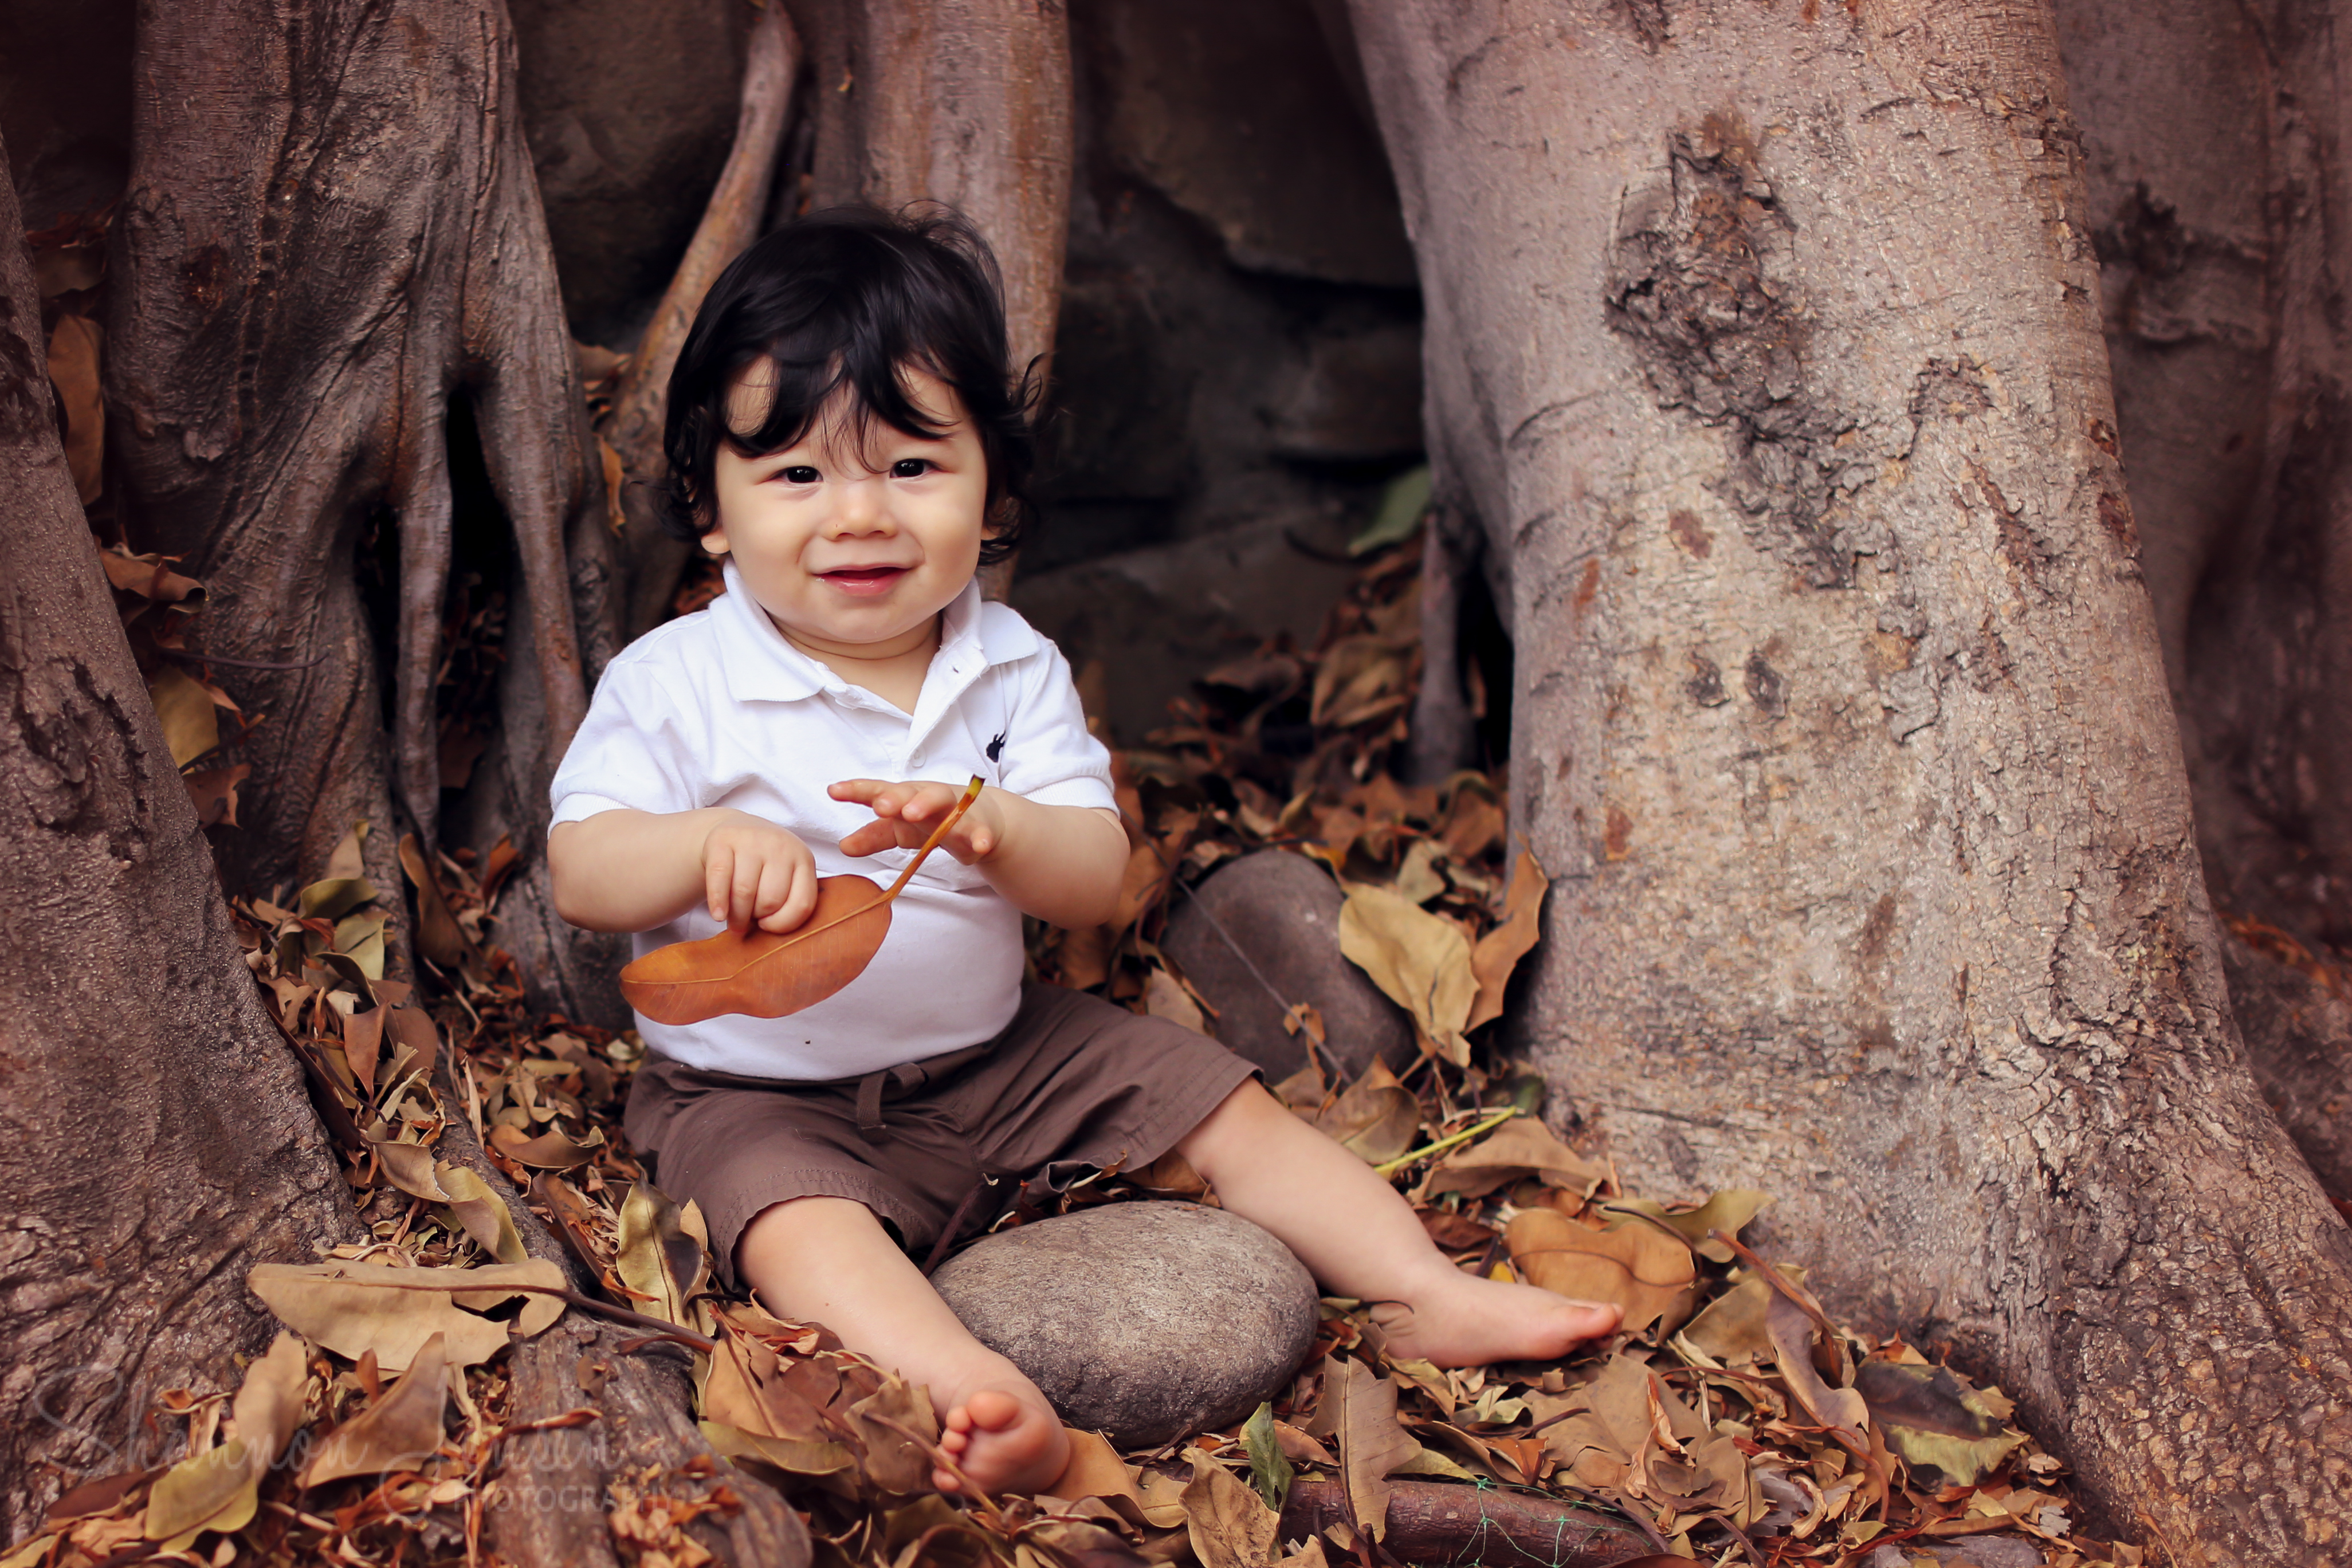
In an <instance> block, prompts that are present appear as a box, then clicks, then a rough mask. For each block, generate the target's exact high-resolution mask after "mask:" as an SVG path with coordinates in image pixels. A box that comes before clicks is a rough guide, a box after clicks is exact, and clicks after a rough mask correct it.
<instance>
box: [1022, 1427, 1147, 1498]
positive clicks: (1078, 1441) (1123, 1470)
mask: <svg viewBox="0 0 2352 1568" xmlns="http://www.w3.org/2000/svg"><path fill="white" fill-rule="evenodd" d="M1062 1430H1063V1432H1064V1433H1065V1435H1066V1436H1067V1437H1069V1439H1070V1462H1069V1463H1068V1464H1066V1465H1065V1466H1063V1467H1062V1473H1061V1474H1060V1475H1059V1476H1058V1477H1056V1478H1055V1481H1054V1484H1053V1485H1052V1486H1049V1487H1047V1488H1046V1489H1045V1491H1046V1493H1047V1494H1048V1495H1049V1496H1053V1497H1058V1498H1063V1499H1066V1500H1069V1501H1071V1502H1076V1501H1077V1500H1079V1499H1080V1498H1087V1497H1123V1498H1131V1499H1133V1500H1134V1501H1135V1506H1136V1507H1137V1508H1139V1509H1140V1508H1141V1507H1142V1506H1143V1494H1142V1493H1141V1492H1139V1491H1138V1490H1136V1487H1135V1478H1134V1477H1133V1476H1131V1475H1129V1473H1128V1469H1127V1461H1126V1460H1125V1459H1122V1458H1119V1457H1118V1449H1117V1448H1112V1447H1111V1446H1110V1439H1109V1438H1108V1437H1104V1436H1103V1435H1102V1434H1101V1433H1099V1432H1086V1431H1081V1430H1079V1429H1078V1428H1077V1427H1063V1428H1062Z"/></svg>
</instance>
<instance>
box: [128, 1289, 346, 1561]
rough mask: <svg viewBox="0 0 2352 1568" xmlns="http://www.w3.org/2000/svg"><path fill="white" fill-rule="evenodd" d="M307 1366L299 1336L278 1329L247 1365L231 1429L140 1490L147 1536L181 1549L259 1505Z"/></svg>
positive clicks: (235, 1525)
mask: <svg viewBox="0 0 2352 1568" xmlns="http://www.w3.org/2000/svg"><path fill="white" fill-rule="evenodd" d="M309 1382H310V1364H309V1361H308V1359H307V1358H306V1357H305V1356H304V1355H303V1354H302V1342H301V1341H300V1340H299V1339H296V1338H295V1337H294V1336H293V1335H292V1334H289V1333H280V1334H279V1335H278V1337H277V1339H275V1340H274V1341H272V1342H271V1343H270V1346H269V1353H268V1354H267V1355H264V1356H263V1357H261V1359H259V1360H258V1361H256V1362H255V1363H254V1364H252V1365H251V1366H248V1367H247V1368H246V1371H245V1385H244V1386H243V1387H241V1388H239V1389H238V1390H237V1393H236V1404H235V1405H234V1406H233V1407H232V1408H233V1414H234V1419H235V1423H236V1435H235V1436H233V1437H230V1438H229V1440H228V1441H227V1442H226V1443H223V1444H222V1445H221V1446H220V1447H219V1448H208V1449H205V1451H204V1452H202V1453H197V1454H192V1455H190V1456H189V1457H188V1458H184V1459H183V1460H181V1461H180V1462H179V1463H178V1464H176V1465H173V1467H172V1468H171V1469H169V1470H167V1471H165V1472H164V1473H163V1475H162V1476H160V1477H158V1478H157V1479H156V1481H155V1485H154V1487H153V1488H152V1490H150V1491H149V1492H148V1494H147V1513H146V1522H145V1526H144V1531H145V1534H146V1538H147V1539H148V1540H150V1541H153V1542H159V1543H160V1544H161V1545H162V1546H163V1550H164V1551H166V1552H184V1551H186V1550H187V1549H188V1546H189V1544H190V1543H191V1542H194V1540H195V1538H196V1536H197V1535H198V1534H199V1533H200V1532H201V1531H207V1530H216V1531H233V1530H242V1529H244V1528H245V1526H246V1525H247V1523H248V1522H250V1521H252V1518H253V1514H254V1510H255V1509H256V1508H257V1506H258V1492H257V1489H258V1487H259V1486H260V1483H261V1478H262V1477H263V1476H264V1475H265V1474H267V1473H268V1469H269V1467H270V1466H271V1465H272V1464H274V1463H276V1462H277V1459H278V1455H279V1454H280V1453H282V1452H284V1451H285V1448H286V1443H287V1440H288V1439H289V1438H290V1437H293V1436H294V1429H295V1428H296V1427H299V1426H300V1425H301V1424H302V1400H303V1393H304V1389H305V1386H306V1385H308V1384H309Z"/></svg>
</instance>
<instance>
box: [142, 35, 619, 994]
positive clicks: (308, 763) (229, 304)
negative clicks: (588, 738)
mask: <svg viewBox="0 0 2352 1568" xmlns="http://www.w3.org/2000/svg"><path fill="white" fill-rule="evenodd" d="M139 26H140V34H139V43H138V61H139V65H138V70H137V73H136V76H137V83H136V88H135V90H134V101H133V111H132V112H133V123H132V136H133V154H132V169H131V184H130V189H129V190H128V191H127V192H126V193H124V196H123V200H122V206H121V216H120V218H119V219H118V221H117V223H116V225H115V227H114V230H113V236H114V251H113V255H112V257H111V261H110V277H111V282H110V288H111V298H110V318H111V319H110V321H109V324H108V329H107V336H108V340H109V341H110V343H111V344H112V345H113V348H112V350H111V351H110V354H109V356H108V360H107V367H106V380H107V386H106V393H107V406H108V409H109V412H110V424H111V430H110V452H111V453H112V454H114V455H116V458H117V468H116V471H117V473H118V474H119V476H120V479H121V488H120V495H121V506H122V513H123V516H124V518H125V523H126V528H127V530H128V532H129V534H130V536H131V539H132V540H133V541H134V543H135V544H136V545H137V546H138V547H139V548H142V549H161V550H163V551H165V552H166V553H169V554H173V555H177V556H180V557H182V558H183V560H184V565H183V570H187V571H188V572H190V573H191V574H192V575H195V576H198V577H201V578H203V579H204V580H206V581H207V582H208V583H209V584H210V585H211V598H210V601H209V602H208V603H207V606H206V611H205V615H204V617H203V618H202V621H201V622H200V624H199V626H198V629H197V632H196V635H198V636H199V637H200V638H201V639H202V640H203V644H204V648H205V652H207V653H214V654H218V655H221V656H223V657H224V658H226V659H229V660H245V661H251V662H257V663H259V664H278V665H287V666H294V667H292V668H282V669H276V670H271V669H255V668H251V667H249V666H247V667H236V666H233V665H224V666H222V668H221V678H222V680H223V684H224V685H226V686H227V687H228V688H229V690H230V691H231V693H232V695H235V696H236V698H237V700H238V702H239V703H240V704H241V705H242V706H244V708H245V709H246V711H247V713H248V714H258V715H266V718H265V719H264V720H263V721H262V722H261V723H260V724H259V726H258V727H257V728H256V729H255V730H254V731H253V733H252V735H251V736H250V737H248V738H247V740H246V741H245V742H244V743H243V746H242V747H241V748H239V749H238V750H237V751H236V753H235V756H236V758H237V759H241V760H245V761H248V762H250V763H251V764H252V765H253V770H254V779H253V783H252V785H251V786H250V787H249V795H248V804H247V807H246V809H245V813H246V814H245V822H246V826H245V827H244V829H243V831H241V832H239V833H238V834H236V835H235V836H234V837H232V838H230V839H228V840H226V842H225V846H224V847H225V850H226V854H225V856H224V860H225V868H224V870H225V877H224V880H225V881H226V883H228V885H230V886H240V887H241V886H254V887H268V886H269V885H271V884H272V883H276V882H278V881H280V880H281V879H289V878H304V879H307V878H309V877H310V876H313V875H315V874H316V873H317V870H318V868H319V867H320V865H321V864H322V863H323V862H324V861H325V858H326V856H327V854H328V853H329V852H331V850H332V848H333V846H334V844H335V843H336V841H338V840H339V839H340V838H341V836H342V834H343V833H344V832H345V831H347V830H348V829H349V828H350V826H351V824H352V821H354V820H356V819H362V818H364V819H367V820H369V821H373V822H376V823H379V824H382V825H384V826H390V825H391V823H390V822H389V821H388V819H389V817H390V815H391V810H392V809H393V806H394V804H395V803H396V804H397V805H398V807H399V808H400V809H401V810H403V811H404V812H405V813H406V814H407V816H408V817H409V818H410V819H411V820H412V821H413V822H414V824H415V827H416V829H417V831H418V834H419V837H420V838H421V839H422V840H423V841H425V842H428V843H429V842H433V841H435V840H436V829H437V827H438V825H439V819H440V815H441V811H440V807H441V767H440V761H439V747H438V737H437V727H436V711H435V694H436V681H437V675H438V673H439V668H440V656H441V653H442V646H443V643H442V638H443V622H444V617H445V614H446V596H447V583H448V576H449V562H450V559H451V549H452V494H451V488H450V474H449V450H448V435H449V425H450V420H451V417H452V408H453V405H454V404H455V403H456V402H457V401H458V400H460V399H463V400H465V401H467V402H468V403H470V407H471V412H472V415H473V418H474V421H475V423H476V426H477V428H478V431H479V434H480V441H481V447H482V456H483V458H484V460H485V462H486V464H487V466H488V473H489V477H490V481H491V484H492V486H493V487H494V489H495V490H496V492H497V495H498V499H499V505H500V507H502V508H503V510H504V512H505V514H506V517H507V518H508V520H509V523H510V525H511V532H512V549H513V557H514V560H515V571H514V582H513V609H512V612H511V613H510V614H509V618H508V632H507V643H506V649H505V653H506V657H507V661H508V662H507V666H506V667H507V672H508V678H507V679H506V681H505V682H504V689H503V690H502V692H501V694H500V697H501V720H502V725H503V733H502V734H501V736H500V737H499V742H500V744H499V745H498V746H496V747H494V748H493V750H492V752H491V754H490V756H489V757H488V758H485V759H484V761H483V763H482V764H481V765H480V766H479V767H478V768H477V769H476V770H475V779H474V783H473V787H472V793H473V797H474V798H473V799H472V800H469V801H468V802H467V820H468V828H469V831H471V832H472V833H474V834H475V835H477V836H478V837H480V838H482V839H483V840H484V841H485V845H487V843H488V841H494V840H495V839H496V838H497V836H498V835H499V833H501V832H505V833H510V834H511V835H512V837H513V839H514V841H515V842H516V844H517V846H518V847H520V848H521V849H522V850H523V851H524V852H525V856H526V860H525V864H524V867H523V869H522V870H521V871H520V873H518V874H517V875H516V877H515V878H514V881H513V883H512V885H511V887H510V890H509V893H508V894H507V895H506V897H505V898H504V899H503V900H502V904H501V909H500V914H501V916H502V918H503V921H504V931H505V935H506V939H507V941H508V943H509V946H512V947H514V948H515V949H516V951H517V952H518V955H519V956H520V957H522V958H523V960H524V961H525V963H526V964H527V965H528V966H530V972H531V973H532V975H533V977H534V979H535V980H537V981H538V982H539V984H540V987H541V990H542V991H543V992H545V993H546V994H547V995H548V996H549V998H550V999H551V1001H553V1002H555V1003H556V1004H557V1005H566V1004H569V1005H571V1006H572V1007H575V1008H577V1009H579V1010H580V1011H582V1012H583V1014H585V1013H589V1012H592V1011H593V1009H594V1006H595V1003H594V1001H593V998H595V997H597V996H599V995H600V994H601V991H600V988H603V989H605V990H608V989H609V980H608V979H607V978H606V977H604V976H603V975H602V966H601V965H600V964H597V963H590V962H583V961H581V960H580V955H581V954H582V953H585V954H588V955H590V956H593V954H595V953H596V952H597V951H599V949H596V948H593V947H582V948H577V949H575V947H574V946H573V944H572V942H571V941H570V939H569V937H568V936H567V934H566V933H565V932H564V929H563V928H562V926H561V925H560V923H558V922H557V921H556V918H555V915H554V913H553V909H552V904H551V898H550V896H549V894H548V890H547V888H546V885H545V864H544V859H543V857H542V856H541V854H540V853H539V845H540V841H541V839H542V837H543V835H544V830H545V822H546V816H547V801H546V783H547V779H548V777H549V775H550V773H551V770H552V768H553V766H554V760H555V758H557V757H559V756H561V754H562V748H563V746H564V743H565V742H566V741H567V740H568V739H569V737H570V736H571V733H572V728H573V727H574V726H576V725H577V724H578V722H579V719H580V716H581V714H582V713H583V711H584V710H585V707H586V704H587V684H586V680H585V678H584V677H585V674H586V670H587V669H588V668H591V667H594V666H595V665H597V664H600V663H601V660H602V658H603V657H604V656H607V655H609V653H610V652H611V642H612V634H613V632H614V618H613V613H612V612H611V610H610V609H609V605H610V602H611V600H612V597H613V595H612V585H611V584H610V582H609V581H608V578H609V575H610V559H611V558H610V550H609V545H608V540H609V538H610V534H609V530H608V529H607V528H606V526H605V509H604V505H603V497H602V489H601V480H600V477H599V471H598V468H597V466H596V465H595V464H594V463H593V461H592V459H591V457H590V455H589V454H590V453H591V451H592V447H591V444H590V442H589V437H588V431H587V413H586V408H585V405H584V403H583V401H582V398H581V396H580V392H579V386H578V381H577V377H576V373H575V372H574V371H573V370H572V355H571V344H570V340H569V338H568V336H567V335H566V332H565V329H564V322H563V312H562V302H561V299H560V298H559V297H558V294H557V290H556V285H555V275H554V268H553V263H552V261H551V258H550V255H549V249H548V241H547V225H546V221H545V218H544V216H543V215H542V214H541V208H540V202H539V194H538V188H537V185H536V183H535V181H534V179H533V176H532V172H531V164H530V157H529V155H528V152H526V150H525V148H524V146H523V141H522V131H521V120H520V114H519V112H518V111H517V110H516V106H515V94H514V58H513V54H514V50H513V39H512V34H511V30H510V29H509V26H508V25H507V20H506V13H505V8H504V6H503V5H501V4H499V0H399V3H397V4H394V5H388V6H379V5H362V4H359V3H358V0H335V3H331V4H328V5H297V4H293V3H292V0H287V3H285V4H272V5H228V4H215V3H206V0H199V3H197V4H191V5H160V6H152V7H148V8H146V9H145V10H144V11H142V15H141V17H140V24H139ZM372 522H373V523H374V524H376V526H379V527H382V528H387V529H391V530H393V531H394V533H395V534H396V536H397V549H396V557H397V568H396V576H397V583H396V587H394V589H392V590H391V591H388V592H387V594H386V595H385V602H383V603H381V604H378V605H373V606H372V605H371V604H370V603H368V602H367V601H365V600H363V598H362V593H361V590H360V587H359V580H358V579H359V573H358V571H357V570H355V569H356V564H357V561H356V558H357V557H358V555H359V554H360V552H361V550H362V543H363V540H364V539H365V538H366V537H367V532H368V529H369V527H370V525H371V523H372ZM379 616H380V617H381V619H382V620H383V622H388V623H389V626H388V631H387V634H386V635H385V636H383V638H382V639H381V640H382V641H384V642H388V643H390V644H391V645H390V646H389V647H387V648H383V649H381V650H380V649H379V646H378V644H379V641H380V638H379V633H378V630H377V625H376V618H377V617H379ZM381 664H389V666H390V667H391V669H392V671H393V677H392V680H391V682H390V685H391V687H392V695H391V700H390V702H389V704H387V703H386V702H385V700H384V698H383V682H382V680H381V677H380V675H379V666H380V665H381ZM387 716H388V720H389V722H387ZM387 778H389V779H390V789H389V791H388V792H387V789H386V779H387ZM397 837H398V835H397V834H396V833H393V832H377V833H374V834H373V835H372V836H371V838H370V844H371V846H372V847H374V848H375V849H376V852H377V857H378V858H379V859H382V860H383V862H384V863H383V864H381V865H376V864H372V865H371V866H370V871H371V873H373V874H374V875H375V877H376V880H377V881H378V883H379V885H383V886H396V885H399V878H398V876H397V873H396V872H394V869H393V867H392V866H391V865H390V863H389V854H390V851H391V846H392V845H393V843H394V841H395V840H396V839H397Z"/></svg>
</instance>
